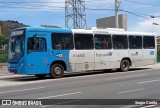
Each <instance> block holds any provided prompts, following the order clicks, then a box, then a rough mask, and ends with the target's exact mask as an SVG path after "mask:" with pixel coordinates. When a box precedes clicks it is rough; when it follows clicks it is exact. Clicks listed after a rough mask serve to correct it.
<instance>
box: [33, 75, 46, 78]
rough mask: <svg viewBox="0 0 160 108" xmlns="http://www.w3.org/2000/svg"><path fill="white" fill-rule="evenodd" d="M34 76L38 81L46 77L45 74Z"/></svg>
mask: <svg viewBox="0 0 160 108" xmlns="http://www.w3.org/2000/svg"><path fill="white" fill-rule="evenodd" d="M35 76H36V77H38V79H43V78H44V77H45V76H46V74H37V75H35Z"/></svg>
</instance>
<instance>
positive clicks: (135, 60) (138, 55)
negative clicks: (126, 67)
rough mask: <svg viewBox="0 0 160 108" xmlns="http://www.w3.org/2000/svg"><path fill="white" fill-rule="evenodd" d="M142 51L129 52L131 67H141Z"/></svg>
mask: <svg viewBox="0 0 160 108" xmlns="http://www.w3.org/2000/svg"><path fill="white" fill-rule="evenodd" d="M142 55H143V53H142V49H130V50H129V58H130V59H131V62H132V67H136V66H142V65H143V59H142Z"/></svg>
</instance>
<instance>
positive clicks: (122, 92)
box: [117, 88, 145, 94]
mask: <svg viewBox="0 0 160 108" xmlns="http://www.w3.org/2000/svg"><path fill="white" fill-rule="evenodd" d="M144 89H145V88H141V89H135V90H129V91H123V92H118V93H117V94H124V93H130V92H136V91H141V90H144Z"/></svg>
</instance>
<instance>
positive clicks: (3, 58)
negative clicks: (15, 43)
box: [0, 51, 8, 63]
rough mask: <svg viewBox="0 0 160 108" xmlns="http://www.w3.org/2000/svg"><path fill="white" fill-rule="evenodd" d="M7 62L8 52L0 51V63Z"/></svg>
mask: <svg viewBox="0 0 160 108" xmlns="http://www.w3.org/2000/svg"><path fill="white" fill-rule="evenodd" d="M7 60H8V52H7V51H0V63H6V62H7Z"/></svg>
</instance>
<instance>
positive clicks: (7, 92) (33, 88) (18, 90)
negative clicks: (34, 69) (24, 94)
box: [0, 87, 45, 94]
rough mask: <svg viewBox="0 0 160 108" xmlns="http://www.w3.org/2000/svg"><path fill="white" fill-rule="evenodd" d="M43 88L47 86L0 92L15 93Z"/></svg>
mask: <svg viewBox="0 0 160 108" xmlns="http://www.w3.org/2000/svg"><path fill="white" fill-rule="evenodd" d="M42 88H45V87H38V88H30V89H22V90H14V91H5V92H0V94H5V93H13V92H20V91H29V90H38V89H42Z"/></svg>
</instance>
